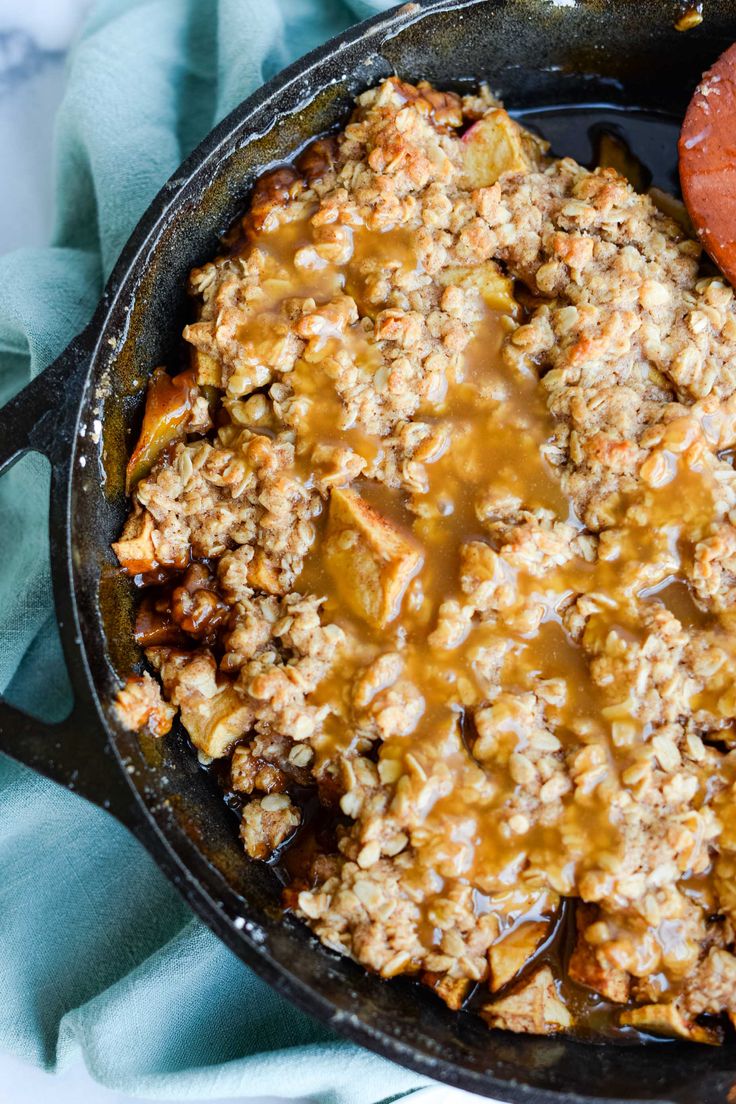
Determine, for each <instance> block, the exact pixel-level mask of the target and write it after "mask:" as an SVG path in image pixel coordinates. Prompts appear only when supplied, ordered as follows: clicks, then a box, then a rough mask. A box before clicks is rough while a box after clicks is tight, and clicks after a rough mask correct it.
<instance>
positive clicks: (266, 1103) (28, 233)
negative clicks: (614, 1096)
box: [0, 0, 478, 1104]
mask: <svg viewBox="0 0 736 1104" xmlns="http://www.w3.org/2000/svg"><path fill="white" fill-rule="evenodd" d="M89 6H90V0H0V165H2V166H3V167H2V170H0V253H5V252H7V251H9V250H11V249H17V248H19V247H23V246H43V245H46V244H48V241H49V235H50V232H51V222H52V188H53V184H52V150H53V122H54V113H55V110H56V107H57V106H58V103H59V101H60V99H61V94H62V90H63V85H64V62H65V56H66V51H67V49H68V47H69V44H70V42H71V41H72V39H73V36H74V35H75V33H76V32H77V29H78V27H79V25H80V23H81V20H82V19H83V16H84V12H85V11H86V9H87V8H88V7H89ZM413 1099H416V1100H417V1101H419V1100H421V1101H422V1104H472V1101H474V1100H477V1099H478V1098H476V1097H472V1096H470V1095H468V1094H467V1093H461V1092H459V1091H456V1090H452V1089H446V1088H444V1087H437V1088H436V1089H429V1090H425V1091H424V1092H422V1093H421V1094H418V1095H417V1096H416V1097H414V1098H413ZM39 1101H43V1102H44V1104H80V1101H84V1104H130V1102H131V1101H132V1098H130V1097H127V1096H123V1095H121V1094H120V1093H117V1092H113V1091H110V1090H108V1089H104V1088H102V1087H101V1086H100V1085H98V1084H96V1083H94V1082H93V1081H92V1079H91V1078H90V1076H89V1074H88V1073H87V1071H86V1070H85V1069H84V1067H83V1066H82V1065H81V1063H80V1064H77V1065H76V1066H73V1067H71V1068H69V1069H67V1070H65V1071H64V1072H62V1073H60V1074H56V1075H51V1074H47V1073H44V1072H43V1071H41V1070H38V1069H34V1068H32V1067H30V1066H28V1065H26V1064H24V1063H22V1062H20V1061H18V1060H17V1059H15V1058H12V1057H10V1056H9V1055H4V1054H0V1102H1V1104H38V1102H39ZM251 1102H252V1104H278V1102H277V1101H276V1099H275V1098H273V1097H271V1098H269V1099H268V1100H266V1099H265V1098H261V1099H260V1100H256V1099H255V1098H251ZM188 1104H196V1101H194V1102H193V1101H189V1102H188ZM291 1104H298V1102H294V1101H293V1100H292V1102H291Z"/></svg>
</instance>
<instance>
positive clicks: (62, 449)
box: [0, 330, 137, 827]
mask: <svg viewBox="0 0 736 1104" xmlns="http://www.w3.org/2000/svg"><path fill="white" fill-rule="evenodd" d="M91 351H92V344H91V335H90V331H89V330H88V331H85V332H83V333H82V334H80V335H79V336H78V337H77V338H75V339H74V341H72V343H71V344H70V345H69V346H68V347H67V348H66V349H65V351H64V352H63V353H62V354H61V356H60V357H58V358H57V360H55V361H54V362H53V363H52V364H51V365H49V367H48V368H47V369H46V370H45V371H44V372H42V373H41V374H40V375H38V376H36V378H35V379H33V380H32V381H31V382H30V383H29V384H28V385H27V386H26V387H25V388H24V389H23V390H22V391H20V392H19V393H18V394H17V395H16V396H15V397H14V398H12V399H11V400H10V402H8V403H6V405H5V406H4V407H2V409H0V475H2V474H3V472H5V471H7V470H8V469H9V468H10V467H12V465H13V464H15V463H16V462H17V461H18V460H19V459H20V458H21V456H24V455H25V454H26V453H27V452H40V453H42V454H43V455H44V456H46V457H47V458H48V459H49V461H50V463H51V509H50V511H49V519H50V520H51V518H52V517H53V516H54V513H55V510H58V509H59V508H60V507H61V504H63V503H66V502H67V501H68V495H67V491H68V483H69V479H70V476H71V463H72V452H73V449H72V444H73V442H72V437H73V434H74V431H75V422H76V417H75V415H76V411H77V409H78V405H79V399H80V396H81V392H82V388H83V386H84V381H85V379H86V375H87V369H88V368H89V361H90V356H91ZM61 508H62V509H63V507H61ZM50 536H51V540H52V542H53V540H54V534H53V532H50ZM65 554H66V549H65V548H64V547H61V548H58V547H57V548H56V549H55V558H56V559H57V564H56V565H55V566H56V567H57V568H58V569H59V572H58V573H59V578H58V579H57V580H56V582H57V586H55V590H58V583H59V582H60V583H61V587H62V588H64V587H65V588H67V589H68V588H69V586H70V580H69V574H68V570H67V564H66V563H65V562H63V563H62V562H61V561H62V558H63V557H64V556H65ZM62 592H63V591H62ZM56 605H57V617H59V624H60V625H61V617H60V610H59V608H58V603H56ZM69 617H70V619H71V608H70V610H69ZM67 628H68V629H71V628H72V625H71V624H69V625H68V626H67ZM65 651H66V659H67V665H68V667H69V670H70V674H71V681H72V684H73V689H74V698H75V700H74V705H73V707H72V710H71V713H70V714H69V716H68V717H66V718H65V720H63V721H61V722H60V723H58V724H50V723H47V722H45V721H41V720H37V719H36V718H35V717H30V716H28V715H27V714H26V713H23V712H22V711H21V710H20V709H16V708H15V706H13V705H10V703H9V702H7V701H5V700H4V699H3V698H2V697H0V751H2V752H5V754H6V755H10V756H11V757H12V758H13V759H17V760H18V761H19V762H21V763H25V764H26V766H29V767H32V768H33V769H34V770H37V771H39V773H41V774H44V775H46V777H48V778H51V779H53V780H54V781H55V782H60V783H61V784H62V785H64V786H66V787H67V788H68V789H70V790H75V791H78V792H79V793H80V794H82V795H83V796H84V797H86V798H88V799H89V800H90V801H93V802H94V803H95V804H97V805H100V806H101V807H102V808H104V809H108V810H109V811H110V812H112V813H113V814H114V815H115V816H116V817H117V818H118V819H119V820H121V821H122V822H123V823H124V824H126V825H127V826H128V827H132V825H133V823H134V822H135V821H136V820H137V817H136V816H135V806H136V800H135V797H134V795H133V793H132V790H131V788H130V787H129V786H128V785H127V783H126V782H125V780H124V779H123V777H122V775H121V773H120V768H119V766H118V764H117V763H116V762H115V759H114V756H113V754H112V753H111V751H110V749H109V747H108V745H107V742H106V740H105V739H104V736H103V734H102V731H101V728H100V722H99V718H98V717H97V714H96V711H95V708H94V705H93V703H92V701H91V699H90V695H89V691H88V690H86V688H85V685H84V679H83V677H82V676H81V675H80V674H79V673H78V671H77V670H76V668H77V667H78V662H70V659H72V658H76V657H71V656H70V655H69V649H68V648H67V649H65Z"/></svg>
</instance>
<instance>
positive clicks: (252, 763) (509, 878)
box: [114, 78, 736, 1043]
mask: <svg viewBox="0 0 736 1104" xmlns="http://www.w3.org/2000/svg"><path fill="white" fill-rule="evenodd" d="M699 264H700V262H699V247H698V245H697V244H696V243H695V242H694V241H692V240H690V239H689V238H688V237H687V236H686V235H685V232H684V231H683V229H682V228H681V227H680V226H679V225H678V224H677V223H675V222H674V221H672V220H671V219H670V218H668V217H666V216H665V215H664V214H662V213H661V212H660V211H659V210H658V209H657V207H655V206H654V204H653V202H652V200H651V199H650V198H649V197H648V196H646V195H640V194H637V193H636V192H635V191H634V190H633V189H632V188H631V187H630V186H629V185H628V183H627V182H626V181H625V180H624V179H623V178H622V177H621V176H619V175H618V174H617V173H616V172H615V171H613V170H612V169H597V170H595V171H588V170H587V169H585V168H582V167H581V166H580V165H578V164H577V163H575V162H574V161H572V160H570V159H564V160H553V159H551V158H549V157H548V153H547V148H546V146H545V144H544V143H543V142H541V141H540V140H539V139H537V138H535V137H534V136H533V135H531V134H529V133H527V132H526V131H524V130H523V129H522V128H521V127H519V126H518V125H517V124H516V123H515V122H513V121H512V120H511V118H510V117H509V116H508V115H507V114H506V112H505V111H504V110H503V109H502V108H501V107H500V105H499V104H498V103H497V102H496V101H494V100H493V98H492V97H491V96H490V95H489V94H488V92H487V91H486V90H483V89H481V91H480V92H479V93H478V94H477V95H473V96H466V97H460V96H458V95H456V94H454V93H443V92H439V91H437V90H435V89H433V88H431V87H430V86H429V85H426V84H424V83H420V84H419V85H418V86H416V87H414V86H411V85H409V84H406V83H404V82H402V81H401V80H399V79H396V78H394V79H391V80H387V81H385V82H384V83H383V84H381V85H380V86H379V87H378V88H374V89H372V90H371V91H368V92H366V93H364V94H363V95H361V96H359V97H358V100H357V103H356V107H355V111H354V113H353V115H352V117H351V119H350V121H349V123H348V125H347V126H346V127H345V129H344V130H343V131H342V132H341V133H340V134H338V135H336V136H334V137H328V138H323V139H319V140H317V141H316V142H314V143H313V144H312V145H311V146H309V147H308V148H307V149H306V150H305V151H304V152H303V153H302V154H301V155H300V156H299V157H298V158H297V159H296V161H295V163H294V164H293V166H292V165H289V166H283V167H281V168H278V169H276V170H275V171H272V172H270V173H268V174H267V175H265V176H264V177H262V178H261V180H260V181H259V182H258V183H257V185H256V188H255V191H254V194H253V196H252V200H251V203H250V206H249V209H248V211H247V213H246V214H245V216H244V217H243V219H242V221H241V222H240V223H239V224H238V225H237V226H236V227H235V228H234V229H233V230H232V231H231V233H230V235H229V236H228V238H227V239H226V241H225V244H224V247H223V252H222V253H221V255H220V256H218V257H217V258H216V259H215V260H214V261H212V262H210V263H207V264H205V265H203V266H202V267H201V268H198V269H195V270H194V271H193V272H192V274H191V278H190V291H191V294H192V296H193V297H194V300H195V301H196V304H197V308H196V320H195V321H193V322H192V323H191V324H190V325H188V326H187V327H186V328H185V330H184V338H185V340H186V342H187V343H188V348H189V350H190V355H191V364H190V367H188V368H187V369H186V371H184V372H182V373H181V374H179V375H177V376H174V377H171V376H170V375H168V374H167V373H166V372H165V371H164V370H163V369H157V370H156V372H155V373H154V375H153V377H152V379H151V383H150V385H149V393H148V401H147V407H146V413H145V417H144V422H143V428H142V431H141V437H140V440H139V442H138V444H137V446H136V449H135V451H134V453H133V456H132V458H131V462H130V465H129V483H130V489H131V491H132V501H133V508H132V512H131V514H130V517H129V519H128V522H127V524H126V527H125V530H124V532H123V534H122V536H121V539H120V540H119V541H118V542H117V543H116V544H115V545H114V549H115V552H116V555H117V557H118V560H119V562H120V564H121V565H122V568H123V569H124V570H125V571H126V572H127V573H128V574H129V575H130V576H132V577H133V579H134V581H135V583H136V584H137V585H138V586H139V587H140V588H141V598H140V603H139V608H138V616H137V624H136V638H137V640H138V642H139V644H140V645H141V646H142V647H143V649H144V651H145V656H146V659H147V661H148V665H149V668H150V669H151V670H153V671H154V672H155V673H156V675H157V679H154V678H153V677H152V676H151V674H150V673H149V672H148V671H147V672H146V673H144V674H141V675H133V676H131V678H130V679H129V680H128V683H127V684H126V687H125V688H124V689H123V690H122V691H121V693H120V695H119V698H118V703H117V710H118V715H119V717H120V720H121V722H122V723H123V724H126V725H127V726H128V727H130V728H133V729H139V728H141V727H143V726H148V727H149V728H150V729H151V731H153V732H154V733H156V734H158V735H161V734H162V733H165V732H166V730H168V728H169V727H170V725H171V723H172V718H173V716H174V715H175V713H176V712H177V711H178V713H179V716H180V719H181V724H182V725H183V727H184V729H185V730H186V732H187V733H188V736H189V738H190V740H191V743H192V745H193V746H194V748H195V749H196V750H197V752H198V754H199V756H200V759H201V761H202V762H203V763H205V764H208V763H210V762H212V761H213V760H217V761H218V774H219V775H220V776H221V777H222V776H224V777H226V789H227V790H228V791H229V795H230V796H229V800H230V803H231V804H233V803H234V798H233V795H235V796H236V797H237V805H238V807H239V808H240V809H241V813H240V816H241V820H240V836H241V838H242V842H243V846H244V848H245V851H246V852H247V854H248V855H249V856H250V857H251V858H252V859H254V860H260V861H270V862H273V863H277V864H279V868H280V870H281V872H282V875H283V876H284V878H285V879H286V881H287V883H288V884H287V888H286V889H285V893H284V904H285V907H287V908H289V909H292V910H293V911H294V912H295V913H296V915H297V916H299V917H300V918H301V919H302V920H303V921H304V922H305V923H306V924H308V925H309V927H310V928H311V929H312V931H313V932H314V933H315V934H316V935H317V936H318V938H319V939H320V940H321V941H322V942H323V943H324V944H325V945H326V946H327V947H329V948H332V949H333V950H335V951H337V952H338V953H340V954H345V955H349V956H351V957H352V958H353V959H355V960H356V961H357V962H358V963H361V964H362V965H363V966H365V967H366V968H367V969H369V970H372V971H375V972H377V973H378V974H380V975H381V976H382V977H384V978H391V977H394V976H395V975H398V974H408V975H411V976H413V977H415V978H416V979H417V980H418V981H420V982H422V983H423V984H424V985H426V986H429V987H430V988H431V989H432V990H433V991H434V992H435V993H436V994H437V996H438V997H439V998H441V999H442V1000H443V1001H445V1002H446V1004H447V1005H448V1006H449V1007H450V1008H451V1009H460V1008H469V1009H471V1010H472V1011H474V1012H476V1013H478V1014H479V1015H480V1016H481V1017H482V1018H483V1019H484V1020H485V1021H486V1023H487V1024H488V1025H489V1026H491V1027H498V1028H506V1029H509V1030H512V1031H521V1032H531V1033H537V1034H553V1033H556V1032H572V1033H574V1034H577V1035H579V1036H581V1037H586V1036H587V1037H591V1036H594V1035H595V1034H596V1033H600V1032H603V1033H604V1034H605V1033H609V1034H610V1033H616V1032H618V1033H620V1034H623V1035H626V1034H631V1035H632V1037H636V1032H640V1033H643V1034H644V1035H666V1036H677V1037H682V1038H685V1039H691V1040H695V1041H699V1042H708V1043H714V1042H719V1041H721V1039H722V1038H723V1036H724V1032H726V1031H728V1030H731V1028H730V1027H729V1019H730V1021H731V1023H732V1024H736V954H735V953H734V946H735V943H736V801H735V800H734V798H735V796H736V750H732V749H736V728H735V726H734V721H735V718H736V688H735V686H734V679H733V670H734V656H735V655H736V612H735V611H736V605H735V603H736V471H735V470H734V466H733V464H732V457H731V452H730V450H732V449H733V448H734V447H736V306H735V305H734V296H733V291H732V289H731V287H730V286H729V285H728V284H727V283H726V282H725V281H724V280H723V279H719V278H702V273H701V269H700V267H699ZM219 768H221V769H219ZM315 810H316V811H315Z"/></svg>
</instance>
